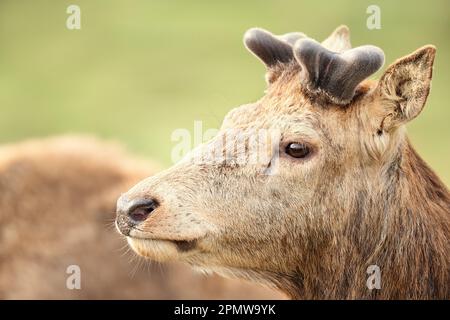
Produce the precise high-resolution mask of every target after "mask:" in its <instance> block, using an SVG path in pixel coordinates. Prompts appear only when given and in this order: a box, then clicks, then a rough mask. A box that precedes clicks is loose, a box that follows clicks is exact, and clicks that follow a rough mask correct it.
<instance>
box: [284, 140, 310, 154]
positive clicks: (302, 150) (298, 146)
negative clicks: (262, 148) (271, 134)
mask: <svg viewBox="0 0 450 320" xmlns="http://www.w3.org/2000/svg"><path fill="white" fill-rule="evenodd" d="M285 151H286V153H287V154H288V155H290V156H291V157H293V158H305V157H306V156H307V155H308V154H309V153H310V149H309V147H308V146H307V145H306V144H303V143H297V142H292V143H289V144H288V145H287V147H286V150H285Z"/></svg>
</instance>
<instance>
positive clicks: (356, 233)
mask: <svg viewBox="0 0 450 320" xmlns="http://www.w3.org/2000/svg"><path fill="white" fill-rule="evenodd" d="M244 41H245V44H246V46H247V47H248V49H249V50H250V51H251V52H252V53H254V54H255V55H256V56H257V57H258V58H259V59H261V60H262V62H263V63H264V64H265V65H266V67H267V74H266V79H267V82H268V87H267V90H266V93H265V95H264V96H263V97H262V98H261V99H260V100H259V101H257V102H256V103H253V104H248V105H244V106H241V107H239V108H236V109H234V110H232V111H231V112H230V113H229V114H228V115H227V116H226V118H225V120H224V122H223V125H222V128H221V130H220V131H219V133H218V135H217V136H216V137H215V138H214V139H213V140H212V141H211V142H209V143H206V144H204V145H202V146H200V147H199V148H198V149H197V150H196V151H195V153H196V154H198V153H199V152H209V151H210V150H209V149H210V148H212V146H213V145H215V142H218V141H220V140H224V139H226V138H227V137H226V136H225V134H226V132H227V130H229V129H236V128H238V129H240V130H241V131H243V132H246V131H252V132H254V131H257V130H259V129H266V130H277V131H279V132H281V138H280V141H279V148H278V149H277V151H278V153H279V157H278V159H275V158H274V157H273V158H272V159H270V158H269V161H267V162H266V163H264V164H258V165H255V164H236V163H232V162H230V161H229V159H230V158H231V159H232V158H233V157H237V156H238V154H237V152H235V153H234V154H233V153H232V154H231V155H230V153H229V150H223V153H224V154H227V157H224V159H226V160H227V161H228V162H227V161H225V160H224V161H223V162H217V161H216V162H214V163H212V164H207V163H197V162H196V161H195V160H194V159H196V157H187V158H185V159H184V160H183V161H182V162H180V163H178V164H176V165H175V166H173V167H172V168H170V169H168V170H166V171H163V172H161V173H159V174H157V175H155V176H153V177H150V178H148V179H145V180H143V181H142V182H140V183H139V184H137V185H136V186H135V187H133V188H132V189H131V190H130V191H128V192H127V193H126V194H124V195H123V196H122V197H121V198H120V199H119V200H118V203H117V218H116V225H117V228H118V229H119V231H120V232H121V233H122V234H123V235H125V236H127V239H128V243H129V244H130V246H131V248H132V249H133V250H135V251H136V252H137V253H139V254H140V255H142V256H145V257H148V258H150V259H153V260H159V261H168V260H179V261H183V262H186V263H188V264H190V265H193V266H195V267H197V268H200V269H203V270H210V271H213V272H217V273H219V274H221V275H224V276H227V277H240V278H247V279H252V280H254V281H256V282H262V283H265V284H268V285H271V286H274V287H277V288H279V289H280V290H281V291H283V292H284V293H286V294H288V295H289V296H290V297H292V298H309V299H314V298H363V299H366V298H369V299H377V298H390V299H395V298H412V299H417V298H425V299H426V298H450V292H449V290H450V277H449V269H450V241H449V240H450V239H449V237H450V195H449V192H448V190H447V188H446V186H445V185H444V184H443V183H442V182H441V181H440V180H439V178H438V177H437V176H436V175H435V173H434V172H433V171H432V170H431V169H430V168H429V167H428V166H427V165H426V164H425V163H424V161H423V160H422V159H421V158H420V157H419V156H418V155H417V153H416V152H415V151H414V149H413V147H412V146H411V144H410V142H409V141H408V138H407V136H406V133H405V130H404V127H405V124H406V123H407V122H409V121H410V120H412V119H414V118H415V117H416V116H417V115H419V113H420V112H421V110H422V108H423V107H424V104H425V101H426V98H427V96H428V92H429V89H430V82H431V76H432V65H433V60H434V56H435V48H434V47H433V46H425V47H423V48H420V49H418V50H417V51H415V52H414V53H412V54H411V55H409V56H406V57H404V58H402V59H400V60H397V61H396V62H395V63H394V64H392V65H391V66H390V67H389V68H388V69H387V70H386V71H385V72H384V74H383V75H382V76H381V79H380V80H379V81H372V80H366V79H367V78H368V77H369V76H370V75H372V74H373V73H375V72H376V71H377V70H378V69H380V68H381V66H382V65H383V63H384V54H383V51H381V49H379V48H376V47H373V46H362V47H358V48H353V49H352V48H351V45H350V40H349V32H348V29H347V28H346V27H345V26H342V27H339V28H338V29H337V30H336V31H335V32H334V33H333V34H332V35H331V36H330V37H329V38H328V39H326V40H325V41H324V42H323V43H321V44H320V43H318V42H316V41H314V40H312V39H309V38H307V37H306V36H305V35H304V34H301V33H290V34H287V35H284V36H275V35H272V34H271V33H269V32H267V31H264V30H262V29H251V30H249V31H248V32H247V33H246V36H245V39H244ZM224 145H225V144H224ZM275 160H276V161H275ZM274 163H277V165H278V169H277V171H276V173H275V174H270V175H267V174H262V173H261V172H262V171H261V170H259V169H260V167H265V168H270V167H271V166H273V165H274ZM372 265H375V266H378V267H379V270H381V289H379V290H377V289H373V290H372V289H370V288H368V287H367V285H366V283H367V281H366V280H367V277H368V275H367V273H366V270H367V268H368V267H369V266H372Z"/></svg>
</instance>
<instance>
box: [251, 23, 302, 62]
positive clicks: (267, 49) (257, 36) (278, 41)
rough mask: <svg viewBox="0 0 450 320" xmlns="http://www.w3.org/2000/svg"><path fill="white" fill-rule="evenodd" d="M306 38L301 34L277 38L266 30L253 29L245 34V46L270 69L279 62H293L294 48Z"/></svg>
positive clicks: (288, 34)
mask: <svg viewBox="0 0 450 320" xmlns="http://www.w3.org/2000/svg"><path fill="white" fill-rule="evenodd" d="M304 37H306V36H305V35H304V34H303V33H300V32H291V33H286V34H284V35H281V36H276V35H274V34H272V33H270V32H269V31H266V30H264V29H260V28H252V29H249V30H248V31H247V32H246V33H245V35H244V44H245V46H246V47H247V49H248V50H249V51H250V52H252V53H253V54H254V55H255V56H257V57H258V58H259V59H260V60H261V61H262V62H263V63H264V64H265V65H266V66H267V67H268V68H270V67H273V66H274V65H275V64H277V63H279V62H281V63H287V62H289V61H291V60H293V59H294V54H293V51H292V46H293V45H294V44H295V42H296V41H297V40H299V39H301V38H304Z"/></svg>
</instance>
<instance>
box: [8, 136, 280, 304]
mask: <svg viewBox="0 0 450 320" xmlns="http://www.w3.org/2000/svg"><path fill="white" fill-rule="evenodd" d="M155 171H156V168H155V166H154V165H150V164H148V163H147V162H144V161H138V160H136V159H135V158H133V157H131V156H129V155H128V154H126V153H125V152H123V151H122V150H120V148H118V147H117V146H115V145H112V144H110V143H105V142H101V141H98V140H96V139H93V138H89V137H70V136H68V137H58V138H49V139H41V140H33V141H29V142H24V143H18V144H13V145H8V146H3V147H0V298H2V299H229V298H238V299H242V298H245V299H247V298H255V299H266V298H282V296H281V295H279V294H277V293H275V292H272V291H269V290H265V289H264V288H259V287H257V286H255V285H251V284H247V283H243V282H240V281H228V280H225V279H221V278H219V277H214V278H207V277H204V276H202V275H199V274H194V273H193V272H192V271H191V270H189V269H188V268H187V267H185V266H181V265H179V264H174V263H172V264H164V265H155V264H150V265H148V266H145V265H144V263H143V262H142V261H141V262H140V263H139V261H136V260H135V259H134V258H133V257H132V256H130V255H128V256H127V255H126V254H125V251H124V250H123V249H124V247H123V245H124V243H123V241H122V239H121V238H120V236H119V235H118V234H117V233H115V232H114V231H113V225H112V221H113V217H114V207H115V202H116V199H117V197H118V196H119V195H120V193H121V192H122V191H123V190H126V188H128V187H129V186H130V185H132V184H133V183H135V182H136V181H138V180H139V179H142V178H143V177H145V176H147V175H149V174H151V173H153V172H155ZM130 258H131V259H132V260H134V261H133V263H131V262H130ZM136 263H137V265H136ZM72 264H76V265H79V266H80V268H81V290H68V289H67V288H66V279H67V277H68V276H69V275H68V274H66V268H67V267H68V266H69V265H72Z"/></svg>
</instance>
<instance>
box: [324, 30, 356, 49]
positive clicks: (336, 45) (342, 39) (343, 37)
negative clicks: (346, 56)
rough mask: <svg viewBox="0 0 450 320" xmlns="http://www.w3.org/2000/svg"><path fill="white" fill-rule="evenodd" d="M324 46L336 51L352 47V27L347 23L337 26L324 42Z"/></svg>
mask: <svg viewBox="0 0 450 320" xmlns="http://www.w3.org/2000/svg"><path fill="white" fill-rule="evenodd" d="M322 46H324V47H325V48H326V49H328V50H330V51H334V52H344V51H346V50H350V49H351V48H352V44H351V43H350V29H349V28H348V27H347V26H346V25H341V26H339V27H337V28H336V29H335V30H334V31H333V33H331V35H330V36H329V37H328V38H326V39H325V40H324V41H323V42H322Z"/></svg>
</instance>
